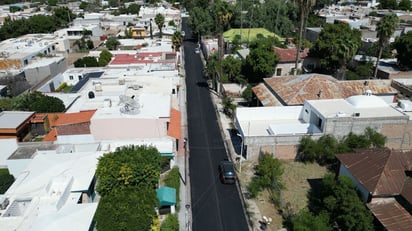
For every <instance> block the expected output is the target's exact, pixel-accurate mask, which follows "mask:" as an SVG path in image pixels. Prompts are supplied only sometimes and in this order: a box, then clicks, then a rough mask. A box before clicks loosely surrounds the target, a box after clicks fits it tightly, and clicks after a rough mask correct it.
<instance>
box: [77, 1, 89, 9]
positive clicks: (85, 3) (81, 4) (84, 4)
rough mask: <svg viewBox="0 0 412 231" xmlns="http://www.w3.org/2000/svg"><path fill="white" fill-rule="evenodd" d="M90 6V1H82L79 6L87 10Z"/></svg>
mask: <svg viewBox="0 0 412 231" xmlns="http://www.w3.org/2000/svg"><path fill="white" fill-rule="evenodd" d="M88 6H89V3H88V2H83V1H82V2H81V3H80V5H79V8H80V9H82V10H85V9H87V7H88Z"/></svg>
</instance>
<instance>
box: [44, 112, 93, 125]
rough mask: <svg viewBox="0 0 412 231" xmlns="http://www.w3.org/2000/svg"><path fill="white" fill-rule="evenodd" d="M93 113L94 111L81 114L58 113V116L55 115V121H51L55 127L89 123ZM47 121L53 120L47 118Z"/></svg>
mask: <svg viewBox="0 0 412 231" xmlns="http://www.w3.org/2000/svg"><path fill="white" fill-rule="evenodd" d="M95 112H96V110H90V111H81V112H76V113H59V114H56V115H57V120H54V121H53V125H54V126H57V125H66V124H77V123H84V122H89V121H90V119H91V118H92V116H93V115H94V113H95ZM52 116H54V115H52ZM49 120H53V119H51V118H49ZM50 124H51V123H50Z"/></svg>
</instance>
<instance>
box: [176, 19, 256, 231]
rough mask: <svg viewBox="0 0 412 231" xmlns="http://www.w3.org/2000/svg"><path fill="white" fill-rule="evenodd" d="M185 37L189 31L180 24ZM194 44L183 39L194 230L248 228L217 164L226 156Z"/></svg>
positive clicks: (232, 188)
mask: <svg viewBox="0 0 412 231" xmlns="http://www.w3.org/2000/svg"><path fill="white" fill-rule="evenodd" d="M182 29H183V30H184V31H185V34H186V38H187V37H190V36H191V33H190V30H189V29H188V28H187V27H185V24H183V27H182ZM195 46H196V43H195V42H194V41H184V53H185V71H186V89H187V116H188V145H189V146H188V147H189V151H190V154H189V172H190V184H191V208H192V230H193V231H232V230H233V231H243V230H245V231H246V230H249V228H248V225H247V222H246V218H245V215H244V212H243V206H242V203H241V200H240V197H239V192H238V189H237V187H236V185H223V184H222V183H221V182H220V180H219V176H218V164H219V162H220V161H221V160H223V159H225V158H227V154H226V150H225V146H224V143H223V140H222V136H221V132H220V128H219V124H218V121H217V117H216V113H215V107H214V106H213V103H212V100H211V97H210V92H209V89H208V87H207V83H206V80H205V79H204V78H203V75H202V70H203V65H202V61H201V59H200V55H199V54H195V53H194V49H195Z"/></svg>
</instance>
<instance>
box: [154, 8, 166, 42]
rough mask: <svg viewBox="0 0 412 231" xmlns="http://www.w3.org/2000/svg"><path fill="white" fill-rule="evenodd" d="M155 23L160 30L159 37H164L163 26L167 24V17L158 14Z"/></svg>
mask: <svg viewBox="0 0 412 231" xmlns="http://www.w3.org/2000/svg"><path fill="white" fill-rule="evenodd" d="M154 20H155V23H156V25H157V28H159V37H160V38H161V37H162V29H163V25H164V24H165V16H163V14H160V13H159V14H156V16H155V19H154Z"/></svg>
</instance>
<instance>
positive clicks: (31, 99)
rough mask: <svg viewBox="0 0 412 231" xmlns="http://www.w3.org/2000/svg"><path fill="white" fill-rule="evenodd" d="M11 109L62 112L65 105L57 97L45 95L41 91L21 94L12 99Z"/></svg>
mask: <svg viewBox="0 0 412 231" xmlns="http://www.w3.org/2000/svg"><path fill="white" fill-rule="evenodd" d="M12 108H13V110H19V111H34V112H38V113H41V112H43V113H44V112H63V111H64V110H65V109H66V107H65V106H64V103H63V101H62V100H60V99H59V98H56V97H53V96H47V95H44V94H42V93H41V92H38V91H35V92H32V93H27V94H21V95H19V96H17V97H15V98H13V99H12Z"/></svg>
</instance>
